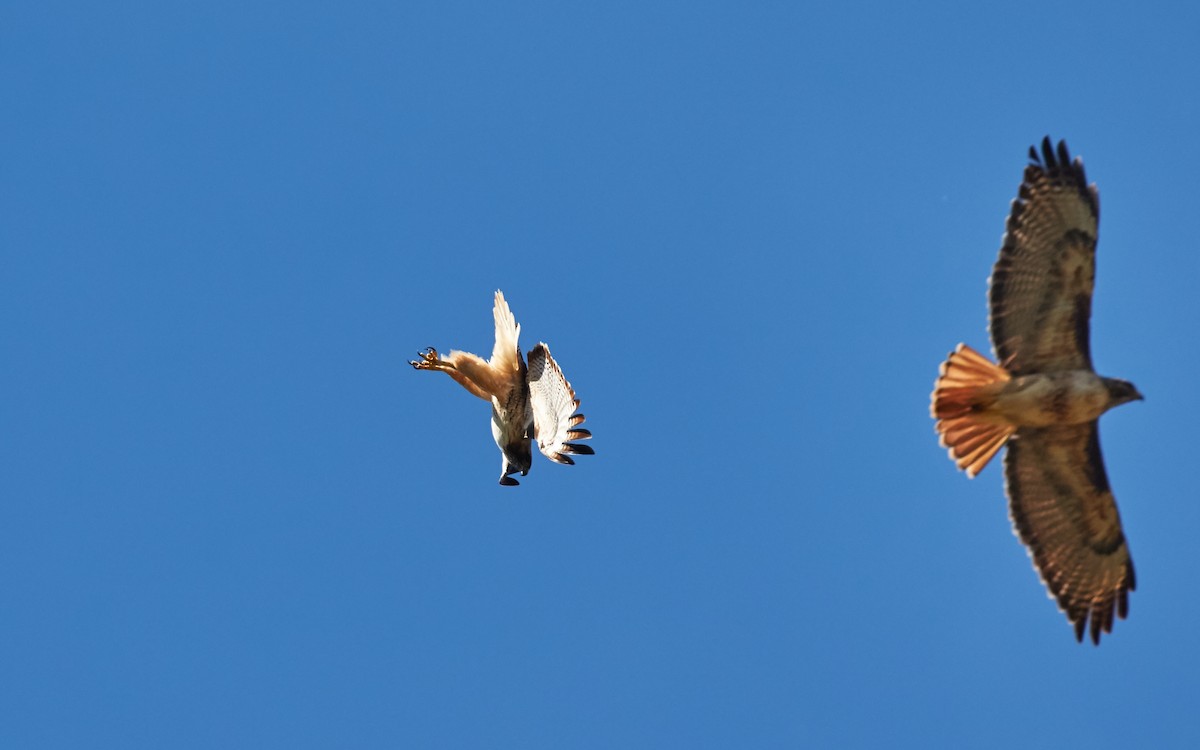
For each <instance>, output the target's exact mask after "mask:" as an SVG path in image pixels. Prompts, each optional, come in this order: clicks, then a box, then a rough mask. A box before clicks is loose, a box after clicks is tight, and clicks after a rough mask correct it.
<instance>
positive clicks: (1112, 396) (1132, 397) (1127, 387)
mask: <svg viewBox="0 0 1200 750" xmlns="http://www.w3.org/2000/svg"><path fill="white" fill-rule="evenodd" d="M1104 387H1105V388H1107V389H1108V398H1109V400H1110V401H1111V402H1112V406H1120V405H1121V404H1125V403H1128V402H1130V401H1142V400H1144V397H1143V396H1142V394H1141V393H1140V392H1139V391H1138V389H1137V387H1136V386H1134V384H1133V383H1130V382H1129V381H1128V380H1120V379H1118V378H1104ZM1112 406H1110V407H1109V408H1110V409H1111V408H1112Z"/></svg>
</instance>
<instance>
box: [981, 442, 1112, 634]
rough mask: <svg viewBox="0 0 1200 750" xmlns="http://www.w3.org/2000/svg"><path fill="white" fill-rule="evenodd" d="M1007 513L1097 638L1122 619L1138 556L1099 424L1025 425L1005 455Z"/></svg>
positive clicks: (1078, 624) (1080, 628) (1068, 608)
mask: <svg viewBox="0 0 1200 750" xmlns="http://www.w3.org/2000/svg"><path fill="white" fill-rule="evenodd" d="M1004 476H1005V484H1006V486H1007V490H1008V503H1009V515H1010V516H1011V517H1012V522H1013V528H1014V531H1015V532H1016V533H1017V535H1018V536H1019V537H1020V538H1021V541H1022V542H1024V543H1025V545H1026V546H1027V547H1028V548H1029V554H1030V556H1031V557H1032V558H1033V562H1034V565H1035V566H1036V567H1037V570H1038V573H1039V574H1040V575H1041V577H1042V581H1043V582H1044V583H1045V584H1046V587H1047V588H1048V589H1049V590H1050V594H1051V596H1053V597H1054V598H1055V599H1056V600H1057V601H1058V606H1059V608H1061V609H1062V610H1063V612H1065V613H1066V615H1067V619H1068V620H1070V621H1071V622H1072V623H1073V624H1074V626H1075V637H1076V638H1077V639H1079V640H1083V633H1084V631H1085V630H1086V629H1087V626H1088V621H1089V620H1090V621H1091V637H1092V642H1093V643H1099V642H1100V632H1101V631H1103V632H1105V633H1111V632H1112V625H1113V614H1114V612H1115V614H1116V615H1117V617H1120V618H1122V619H1124V617H1125V615H1126V614H1127V613H1128V612H1129V592H1130V591H1133V589H1134V585H1135V580H1134V575H1133V560H1132V559H1130V557H1129V547H1128V546H1126V544H1125V534H1124V532H1123V531H1122V530H1121V518H1120V516H1119V515H1118V513H1117V503H1116V500H1115V499H1114V498H1113V494H1112V491H1111V490H1110V489H1109V486H1108V475H1107V474H1106V473H1105V471H1104V459H1103V457H1102V456H1101V455H1100V434H1099V432H1098V430H1097V424H1096V422H1089V423H1086V424H1077V425H1061V426H1055V427H1044V428H1028V427H1023V428H1021V429H1019V430H1018V431H1017V434H1016V435H1014V436H1013V437H1012V439H1011V440H1010V441H1009V443H1008V453H1007V454H1006V455H1005V457H1004Z"/></svg>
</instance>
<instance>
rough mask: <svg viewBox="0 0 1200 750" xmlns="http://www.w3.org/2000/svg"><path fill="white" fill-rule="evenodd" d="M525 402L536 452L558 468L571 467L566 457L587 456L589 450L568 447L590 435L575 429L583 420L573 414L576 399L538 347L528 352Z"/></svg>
mask: <svg viewBox="0 0 1200 750" xmlns="http://www.w3.org/2000/svg"><path fill="white" fill-rule="evenodd" d="M528 366H529V402H530V405H531V406H532V407H533V432H534V437H535V438H536V439H537V444H538V448H539V449H540V450H541V451H542V453H543V454H545V456H546V458H548V459H550V460H551V461H556V462H558V463H560V464H573V463H575V462H574V461H572V460H571V456H570V455H568V454H577V455H591V454H593V453H595V451H593V450H592V449H591V447H590V446H587V445H579V444H577V443H569V442H567V441H568V440H586V439H588V438H590V437H591V436H592V433H590V432H588V431H587V430H585V429H583V428H581V427H578V426H577V425H580V424H583V420H584V416H583V415H582V414H577V413H576V412H575V409H576V408H578V407H579V399H577V398H575V390H574V389H573V388H571V384H570V383H568V382H567V379H566V378H565V377H563V374H562V370H560V369H559V367H558V363H557V362H555V361H554V358H553V357H551V356H550V349H549V347H547V346H546V345H545V344H541V343H539V344H538V345H537V346H535V347H533V349H531V350H530V351H529V365H528Z"/></svg>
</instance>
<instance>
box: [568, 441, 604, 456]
mask: <svg viewBox="0 0 1200 750" xmlns="http://www.w3.org/2000/svg"><path fill="white" fill-rule="evenodd" d="M562 452H563V453H574V454H575V455H578V456H594V455H596V451H595V450H594V449H593V448H592V446H590V445H580V444H578V443H563V451H562Z"/></svg>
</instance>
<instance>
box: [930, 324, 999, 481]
mask: <svg viewBox="0 0 1200 750" xmlns="http://www.w3.org/2000/svg"><path fill="white" fill-rule="evenodd" d="M1010 379H1011V376H1010V375H1009V374H1008V372H1006V371H1005V370H1004V368H1002V367H1000V366H999V365H996V364H994V363H992V362H991V361H989V360H988V358H987V357H985V356H983V355H982V354H980V353H979V352H977V351H975V350H974V349H972V348H971V347H969V346H967V345H966V344H959V345H958V348H956V349H955V350H954V351H953V352H951V353H950V356H949V358H948V359H947V360H946V361H945V362H944V363H943V364H942V366H941V369H940V370H939V371H938V379H937V382H936V383H935V384H934V387H933V396H932V403H931V404H930V408H929V411H930V414H931V415H932V416H933V417H934V419H936V420H937V424H936V425H935V428H936V429H937V431H938V434H939V436H940V442H941V444H942V446H943V447H945V448H947V449H948V452H949V454H950V458H951V459H952V460H953V461H954V463H955V464H956V465H957V466H958V468H959V469H962V470H963V471H965V472H967V476H969V477H974V476H975V475H976V474H978V473H979V472H980V471H982V470H983V467H984V466H986V465H987V463H988V461H991V460H992V457H993V456H995V455H996V453H998V452H999V451H1000V449H1001V448H1002V447H1003V446H1004V444H1005V443H1006V442H1007V441H1008V439H1009V437H1011V436H1012V434H1013V433H1014V432H1016V427H1014V426H1013V425H1010V424H1005V423H1003V422H998V421H996V420H995V419H994V418H988V416H987V415H986V414H984V413H983V410H984V408H986V406H987V405H988V403H989V402H990V401H991V399H992V398H993V397H994V394H995V391H996V390H998V388H997V386H1002V385H1003V384H1004V383H1005V382H1007V381H1008V380H1010Z"/></svg>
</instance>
